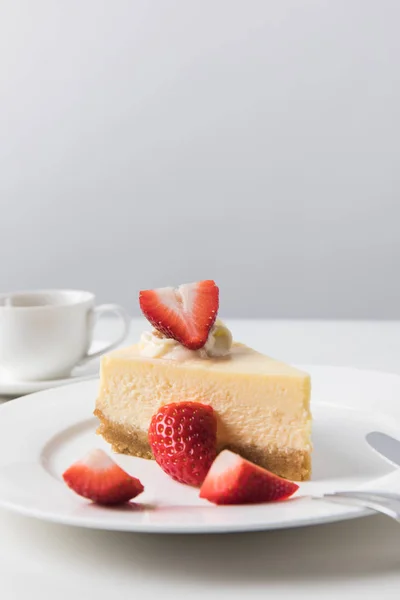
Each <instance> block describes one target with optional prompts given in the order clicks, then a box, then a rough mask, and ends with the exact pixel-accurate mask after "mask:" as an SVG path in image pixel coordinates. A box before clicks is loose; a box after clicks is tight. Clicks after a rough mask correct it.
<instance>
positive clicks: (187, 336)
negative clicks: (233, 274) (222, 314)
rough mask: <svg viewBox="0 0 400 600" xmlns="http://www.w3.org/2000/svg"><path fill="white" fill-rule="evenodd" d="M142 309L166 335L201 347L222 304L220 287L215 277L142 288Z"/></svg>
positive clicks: (183, 342) (148, 318)
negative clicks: (154, 288) (152, 288)
mask: <svg viewBox="0 0 400 600" xmlns="http://www.w3.org/2000/svg"><path fill="white" fill-rule="evenodd" d="M139 303H140V308H141V309H142V311H143V313H144V315H145V317H146V319H147V320H148V321H150V323H151V324H152V325H153V327H155V328H156V329H157V330H158V331H160V332H161V333H162V334H164V335H165V336H166V337H169V338H173V339H174V340H177V341H178V342H180V343H181V344H183V346H186V348H190V349H191V350H198V349H199V348H202V347H203V346H204V344H205V343H206V341H207V338H208V334H209V332H210V329H211V327H212V326H213V325H214V322H215V319H216V317H217V312H218V306H219V290H218V287H217V286H216V284H215V282H214V281H212V280H207V281H198V282H197V283H186V284H184V285H181V286H179V288H176V289H175V288H172V287H165V288H158V289H156V290H143V291H141V292H140V294H139Z"/></svg>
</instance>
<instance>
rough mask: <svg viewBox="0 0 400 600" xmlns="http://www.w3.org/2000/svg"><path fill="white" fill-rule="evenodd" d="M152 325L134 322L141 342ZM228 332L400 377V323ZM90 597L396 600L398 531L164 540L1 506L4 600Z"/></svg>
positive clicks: (293, 355) (373, 522)
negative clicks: (143, 332)
mask: <svg viewBox="0 0 400 600" xmlns="http://www.w3.org/2000/svg"><path fill="white" fill-rule="evenodd" d="M143 325H144V322H143V321H142V320H135V321H133V323H132V330H131V339H132V340H133V339H135V338H136V337H137V335H138V334H139V332H140V331H141V330H142V328H143ZM228 325H229V326H230V327H231V329H232V331H233V332H234V337H235V338H236V339H239V340H241V341H243V342H245V343H248V344H250V345H253V346H254V347H255V348H257V349H259V350H261V351H264V352H268V353H269V354H271V355H274V356H275V357H277V358H281V359H283V360H286V361H288V362H293V363H298V364H300V363H303V364H305V363H307V364H311V363H312V364H334V365H347V366H357V367H362V368H372V369H379V370H383V371H392V372H397V373H399V374H400V322H365V321H364V322H363V321H359V322H354V321H347V322H345V321H340V322H338V321H330V322H327V321H267V320H265V321H230V322H229V321H228ZM114 328H115V324H114V322H113V321H108V322H103V324H102V325H101V326H100V329H99V332H98V335H99V336H100V338H101V339H108V338H110V337H113V335H114ZM11 402H12V400H11ZM399 402H400V398H399ZM10 451H12V449H10ZM86 594H87V596H88V598H95V599H96V600H103V599H104V600H106V599H107V600H109V599H110V597H112V596H115V597H122V596H123V595H124V594H126V597H127V598H138V599H139V598H140V599H142V598H148V597H153V595H154V596H157V597H158V598H160V599H161V598H169V597H174V598H181V597H183V594H188V595H189V597H190V598H200V597H201V598H205V597H208V598H217V597H218V598H219V599H220V598H227V599H228V598H229V599H230V600H231V599H233V598H243V600H246V599H250V598H260V599H261V598H262V599H263V600H265V599H266V598H278V597H280V596H282V597H283V598H292V597H293V598H299V599H302V598H307V599H308V600H309V599H310V598H319V599H321V598H323V599H325V598H335V599H338V598H341V599H342V598H358V597H363V598H378V597H379V598H399V597H400V525H396V524H394V523H393V522H392V521H390V520H389V519H386V518H385V517H368V518H363V519H358V520H354V521H346V522H343V523H337V524H332V525H321V526H313V527H305V528H299V529H293V530H286V531H276V532H265V533H249V534H228V535H204V536H192V535H191V536H161V535H144V534H128V533H118V532H102V531H90V530H84V529H78V528H72V527H71V528H70V527H66V526H58V525H53V524H48V523H44V522H40V521H37V520H34V519H29V518H26V517H21V516H18V515H15V514H12V513H8V512H5V511H2V510H0V598H1V600H14V599H15V600H25V599H26V598H29V599H30V600H39V599H47V598H56V599H57V600H67V599H68V600H70V599H71V598H72V597H74V596H75V597H77V598H78V599H79V600H80V599H81V598H84V597H85V595H86Z"/></svg>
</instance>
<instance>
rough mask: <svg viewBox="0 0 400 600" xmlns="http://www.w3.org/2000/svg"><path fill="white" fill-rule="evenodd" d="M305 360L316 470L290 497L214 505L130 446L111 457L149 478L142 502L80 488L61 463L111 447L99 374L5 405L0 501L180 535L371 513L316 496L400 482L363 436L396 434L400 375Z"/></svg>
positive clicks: (102, 525) (41, 513)
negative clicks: (116, 500) (100, 498)
mask: <svg viewBox="0 0 400 600" xmlns="http://www.w3.org/2000/svg"><path fill="white" fill-rule="evenodd" d="M304 369H305V370H306V371H308V372H309V373H310V374H311V378H312V382H313V392H312V412H313V417H314V423H313V441H314V456H313V475H312V480H311V481H307V482H304V483H302V484H301V486H300V489H299V491H298V492H297V493H296V495H295V496H294V497H293V499H291V500H289V501H287V502H275V503H271V504H254V505H247V506H215V505H213V504H211V503H209V502H207V501H206V500H202V499H200V498H199V490H198V489H196V488H192V487H189V486H185V485H182V484H180V483H177V482H176V481H173V480H172V479H171V478H169V477H168V475H166V474H165V473H164V472H163V471H162V470H161V469H160V467H159V466H158V465H157V464H156V462H155V461H149V460H144V459H141V458H133V457H131V456H123V455H114V458H115V459H116V460H117V461H118V463H119V464H120V465H121V466H122V467H123V468H124V469H126V470H127V471H128V472H129V473H131V474H132V475H134V476H135V477H139V479H140V480H141V481H142V483H143V485H144V487H145V491H144V492H143V494H141V495H140V496H139V497H138V498H137V500H135V502H131V503H130V504H127V505H125V506H122V507H116V508H112V509H111V508H104V507H101V506H96V505H94V504H92V503H90V502H88V501H87V500H85V499H83V498H81V497H80V496H77V495H76V494H74V493H73V492H72V491H71V490H69V489H68V488H67V486H66V485H65V484H64V482H63V480H62V473H63V471H64V470H65V469H66V468H67V467H68V466H69V465H70V464H71V463H73V462H74V461H76V460H77V459H79V458H80V457H82V456H83V455H84V454H85V453H86V452H88V451H89V450H90V449H91V448H96V447H99V448H103V449H104V450H106V451H107V452H109V453H111V449H110V447H109V445H108V444H106V442H105V441H104V440H103V439H102V438H100V437H99V436H98V435H96V428H97V426H98V420H97V419H96V418H95V417H94V416H93V409H94V405H95V398H96V395H97V392H98V386H99V381H98V380H96V381H86V382H84V383H80V384H77V385H73V386H66V387H63V388H58V389H54V390H47V391H44V392H40V393H38V394H35V395H34V396H29V397H26V398H18V399H17V400H15V401H13V402H8V403H6V404H4V405H3V406H2V407H0V507H3V508H7V509H9V510H13V511H16V512H19V513H22V514H24V515H30V516H32V517H36V518H39V519H44V520H47V521H53V522H56V523H64V524H67V525H77V526H79V527H88V528H94V529H114V530H121V531H136V532H148V533H180V534H181V533H222V532H223V533H227V532H239V531H256V530H266V529H279V528H291V527H299V526H302V525H312V524H316V523H328V522H333V521H341V520H343V519H354V518H356V517H361V516H364V515H365V516H366V515H368V514H371V513H370V512H368V511H366V510H363V509H360V508H356V507H354V506H351V507H350V506H348V507H346V506H341V505H338V504H332V503H330V502H321V501H315V500H312V499H311V498H310V497H309V495H317V496H319V495H321V494H325V493H329V492H335V491H339V490H355V489H362V488H365V489H368V490H371V489H376V490H386V491H392V492H398V491H399V490H400V469H398V468H393V465H391V464H390V463H388V462H387V461H386V460H385V459H383V458H382V457H381V456H380V455H378V454H377V453H376V452H375V451H374V450H372V448H371V447H370V446H369V445H368V443H367V442H366V439H365V436H366V434H367V433H369V432H370V431H375V430H379V431H383V432H384V433H388V434H389V435H396V432H397V433H398V431H399V428H400V404H399V397H400V377H399V376H398V375H390V374H387V373H377V372H373V371H359V370H357V369H346V368H339V367H321V366H305V367H304ZM327 543H329V540H327ZM306 550H307V549H305V551H306Z"/></svg>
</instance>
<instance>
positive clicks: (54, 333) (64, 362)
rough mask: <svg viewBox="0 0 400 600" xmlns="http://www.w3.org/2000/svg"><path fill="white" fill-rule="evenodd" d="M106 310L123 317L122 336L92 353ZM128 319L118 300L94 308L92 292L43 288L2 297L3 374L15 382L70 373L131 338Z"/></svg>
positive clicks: (0, 341)
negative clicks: (94, 340)
mask: <svg viewBox="0 0 400 600" xmlns="http://www.w3.org/2000/svg"><path fill="white" fill-rule="evenodd" d="M104 313H115V314H117V315H118V316H119V318H120V319H121V320H122V322H123V325H124V330H123V333H122V335H120V337H119V338H118V339H117V340H115V341H114V342H112V343H110V344H109V345H108V346H106V347H105V348H103V349H102V350H100V351H99V352H93V353H91V354H89V353H88V351H89V348H90V345H91V343H92V341H93V331H94V325H95V322H96V321H97V319H98V318H99V317H100V316H101V315H102V314H104ZM129 326H130V317H129V315H128V314H127V313H126V311H125V310H124V309H123V308H122V307H121V306H118V305H117V304H102V305H100V306H95V296H94V295H93V294H92V293H91V292H85V291H77V290H40V291H32V292H15V293H11V294H1V295H0V373H1V376H2V377H6V378H7V379H13V380H23V381H26V380H44V379H56V378H60V377H67V376H68V375H70V373H71V371H72V369H73V368H74V367H75V366H77V365H81V364H84V363H85V362H87V361H88V360H91V359H93V358H97V357H99V356H101V355H102V354H104V353H105V352H109V351H110V350H112V349H113V348H115V347H116V346H118V345H119V344H121V343H122V342H123V341H124V339H125V338H126V337H127V335H128V332H129Z"/></svg>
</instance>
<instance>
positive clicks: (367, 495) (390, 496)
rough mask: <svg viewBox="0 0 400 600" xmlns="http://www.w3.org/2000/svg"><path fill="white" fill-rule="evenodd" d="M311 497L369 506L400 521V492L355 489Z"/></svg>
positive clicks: (364, 506) (351, 504) (347, 504)
mask: <svg viewBox="0 0 400 600" xmlns="http://www.w3.org/2000/svg"><path fill="white" fill-rule="evenodd" d="M311 498H312V499H313V500H325V501H328V502H334V503H336V504H344V505H345V506H358V507H360V508H368V509H370V510H374V511H375V512H377V513H381V514H383V515H386V516H387V517H390V518H391V519H394V520H395V521H397V523H400V494H396V493H393V492H381V491H375V490H371V491H364V490H354V491H343V492H334V493H332V494H323V495H322V496H311Z"/></svg>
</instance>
